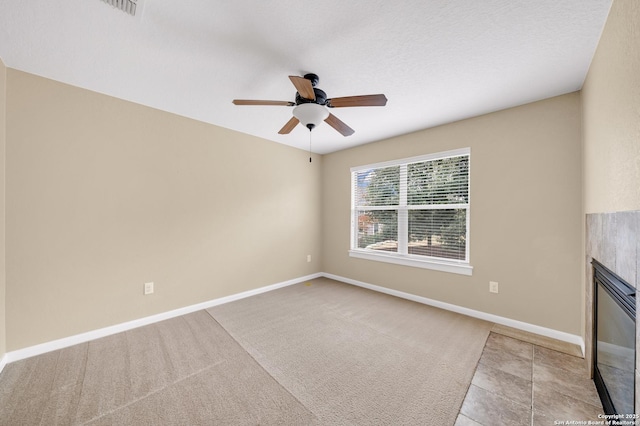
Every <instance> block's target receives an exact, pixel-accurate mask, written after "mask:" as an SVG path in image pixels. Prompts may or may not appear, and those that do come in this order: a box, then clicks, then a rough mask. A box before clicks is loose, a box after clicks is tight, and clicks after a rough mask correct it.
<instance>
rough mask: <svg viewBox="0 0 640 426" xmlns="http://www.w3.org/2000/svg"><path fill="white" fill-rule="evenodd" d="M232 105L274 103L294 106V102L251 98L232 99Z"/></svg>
mask: <svg viewBox="0 0 640 426" xmlns="http://www.w3.org/2000/svg"><path fill="white" fill-rule="evenodd" d="M233 103H234V105H275V106H294V105H295V102H288V101H256V100H253V99H234V100H233Z"/></svg>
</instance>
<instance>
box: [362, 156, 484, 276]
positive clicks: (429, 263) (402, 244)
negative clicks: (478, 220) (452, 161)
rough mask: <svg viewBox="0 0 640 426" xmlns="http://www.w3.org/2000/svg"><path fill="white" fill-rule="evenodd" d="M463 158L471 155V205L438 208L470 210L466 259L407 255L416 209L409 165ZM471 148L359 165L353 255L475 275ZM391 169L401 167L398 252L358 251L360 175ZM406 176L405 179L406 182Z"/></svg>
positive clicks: (467, 216)
mask: <svg viewBox="0 0 640 426" xmlns="http://www.w3.org/2000/svg"><path fill="white" fill-rule="evenodd" d="M461 155H468V156H469V203H468V204H457V205H451V204H447V205H443V206H442V207H440V206H438V207H436V208H444V209H452V208H466V210H467V211H466V222H467V223H466V232H467V236H466V255H465V258H466V260H453V259H451V260H449V259H440V258H432V257H426V256H420V255H412V254H409V253H408V252H407V247H408V244H407V239H408V231H407V230H408V222H409V210H410V209H411V208H412V206H407V188H406V181H407V179H406V174H407V165H409V164H411V163H418V162H423V161H429V160H438V159H443V158H449V157H457V156H461ZM470 160H471V148H461V149H456V150H451V151H445V152H438V153H433V154H427V155H420V156H417V157H410V158H403V159H399V160H393V161H385V162H381V163H375V164H367V165H363V166H357V167H352V168H351V179H350V181H351V227H350V234H351V238H350V246H349V247H350V249H349V256H351V257H355V258H360V259H366V260H373V261H379V262H387V263H395V264H398V265H404V266H413V267H417V268H426V269H433V270H436V271H443V272H451V273H454V274H461V275H471V274H472V272H473V266H471V264H470V256H469V254H470V253H469V247H470V245H471V239H470V235H471V232H470V226H469V225H470V223H471V214H470V213H471V161H470ZM391 166H400V203H399V205H398V206H397V207H398V208H397V211H398V252H397V253H396V252H386V251H381V250H379V251H374V250H367V249H362V248H358V211H359V209H358V206H356V204H355V203H356V200H355V195H356V194H355V191H354V188H355V187H356V183H355V182H354V179H356V176H357V173H356V172H359V171H362V170H369V169H376V168H384V167H391ZM403 176H404V179H403Z"/></svg>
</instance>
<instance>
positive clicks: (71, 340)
mask: <svg viewBox="0 0 640 426" xmlns="http://www.w3.org/2000/svg"><path fill="white" fill-rule="evenodd" d="M321 276H322V274H321V273H315V274H311V275H307V276H304V277H299V278H294V279H292V280H288V281H283V282H280V283H276V284H271V285H268V286H265V287H260V288H256V289H253V290H248V291H243V292H242V293H237V294H232V295H230V296H225V297H221V298H218V299H213V300H209V301H207V302H202V303H198V304H195V305H191V306H185V307H184V308H179V309H174V310H172V311H168V312H163V313H160V314H156V315H151V316H148V317H144V318H140V319H137V320H133V321H128V322H124V323H121V324H116V325H112V326H110V327H105V328H100V329H98V330H93V331H88V332H86V333H81V334H76V335H75V336H69V337H65V338H62V339H58V340H53V341H51V342H46V343H41V344H39V345H35V346H29V347H26V348H23V349H18V350H16V351H11V352H7V353H6V354H5V355H4V357H3V358H2V360H1V361H0V372H1V371H2V369H3V368H4V366H5V365H6V364H9V363H11V362H15V361H19V360H21V359H25V358H30V357H32V356H36V355H41V354H44V353H47V352H51V351H55V350H58V349H63V348H66V347H69V346H73V345H77V344H79V343H85V342H88V341H90V340H95V339H99V338H101V337H106V336H110V335H112V334H116V333H121V332H123V331H127V330H132V329H134V328H138V327H142V326H145V325H149V324H153V323H156V322H159V321H164V320H167V319H170V318H175V317H178V316H180V315H186V314H190V313H192V312H196V311H200V310H202V309H207V308H211V307H213V306H217V305H222V304H224V303H229V302H233V301H234V300H240V299H244V298H245V297H250V296H255V295H257V294H260V293H266V292H267V291H272V290H276V289H278V288H282V287H286V286H290V285H293V284H297V283H299V282H303V281H307V280H312V279H314V278H319V277H321Z"/></svg>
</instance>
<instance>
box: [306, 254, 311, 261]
mask: <svg viewBox="0 0 640 426" xmlns="http://www.w3.org/2000/svg"><path fill="white" fill-rule="evenodd" d="M307 262H311V255H310V254H308V255H307Z"/></svg>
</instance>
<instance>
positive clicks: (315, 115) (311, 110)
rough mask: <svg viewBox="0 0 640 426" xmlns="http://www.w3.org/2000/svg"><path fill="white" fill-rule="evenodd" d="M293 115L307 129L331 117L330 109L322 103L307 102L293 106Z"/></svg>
mask: <svg viewBox="0 0 640 426" xmlns="http://www.w3.org/2000/svg"><path fill="white" fill-rule="evenodd" d="M293 116H294V117H295V118H297V119H298V121H299V122H300V123H302V125H303V126H305V127H306V128H307V129H309V130H312V129H313V128H314V127H316V126H318V125H319V124H320V123H322V122H323V121H324V120H326V119H327V117H329V110H328V109H327V108H326V107H324V106H322V105H318V104H312V103H305V104H300V105H298V106H296V107H295V108H293Z"/></svg>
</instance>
